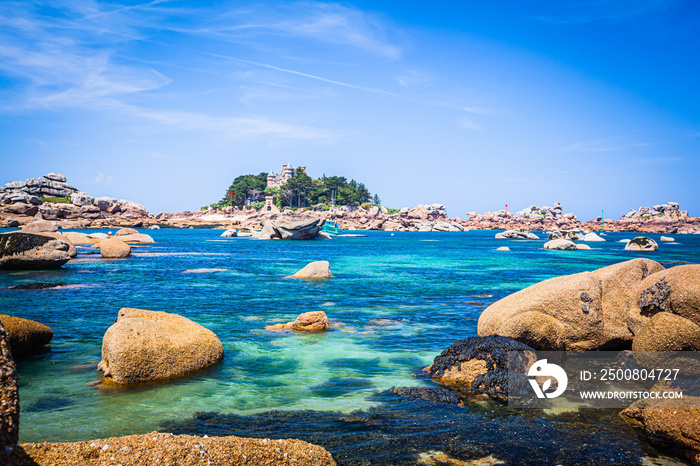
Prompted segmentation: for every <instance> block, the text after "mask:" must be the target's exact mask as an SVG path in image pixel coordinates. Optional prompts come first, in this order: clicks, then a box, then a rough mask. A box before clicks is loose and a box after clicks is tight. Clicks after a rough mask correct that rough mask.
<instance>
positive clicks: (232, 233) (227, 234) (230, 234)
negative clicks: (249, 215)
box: [221, 228, 238, 238]
mask: <svg viewBox="0 0 700 466" xmlns="http://www.w3.org/2000/svg"><path fill="white" fill-rule="evenodd" d="M221 236H222V237H223V238H235V237H236V236H238V230H234V229H233V228H229V229H228V230H226V231H225V232H223V233H221Z"/></svg>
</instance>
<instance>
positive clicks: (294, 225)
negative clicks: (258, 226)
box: [258, 218, 321, 239]
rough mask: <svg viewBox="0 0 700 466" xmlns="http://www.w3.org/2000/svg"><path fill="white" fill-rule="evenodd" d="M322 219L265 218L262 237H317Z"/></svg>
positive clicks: (260, 236)
mask: <svg viewBox="0 0 700 466" xmlns="http://www.w3.org/2000/svg"><path fill="white" fill-rule="evenodd" d="M320 222H321V219H319V218H316V219H299V220H270V219H268V220H265V222H264V223H263V229H262V231H261V232H260V234H259V235H258V238H260V239H316V236H317V235H318V233H319V231H321V226H320Z"/></svg>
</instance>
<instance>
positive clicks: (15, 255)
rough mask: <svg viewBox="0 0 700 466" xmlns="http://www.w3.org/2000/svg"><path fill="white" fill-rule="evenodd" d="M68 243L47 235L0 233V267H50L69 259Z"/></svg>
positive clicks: (22, 268)
mask: <svg viewBox="0 0 700 466" xmlns="http://www.w3.org/2000/svg"><path fill="white" fill-rule="evenodd" d="M69 251H70V245H69V244H68V243H67V242H65V241H63V240H59V239H54V238H50V237H47V236H43V235H39V234H33V233H23V232H11V233H3V234H0V269H17V270H28V269H50V268H56V267H60V266H62V265H63V264H65V263H66V262H68V261H69V260H70V254H69Z"/></svg>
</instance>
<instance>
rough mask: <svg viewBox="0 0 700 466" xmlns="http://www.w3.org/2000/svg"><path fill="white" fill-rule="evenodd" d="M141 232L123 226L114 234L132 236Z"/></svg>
mask: <svg viewBox="0 0 700 466" xmlns="http://www.w3.org/2000/svg"><path fill="white" fill-rule="evenodd" d="M138 234H139V232H138V231H136V230H134V229H133V228H121V229H119V230H117V232H116V233H115V234H114V236H131V235H138Z"/></svg>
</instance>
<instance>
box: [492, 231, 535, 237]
mask: <svg viewBox="0 0 700 466" xmlns="http://www.w3.org/2000/svg"><path fill="white" fill-rule="evenodd" d="M495 238H496V239H540V237H539V236H537V235H536V234H534V233H531V232H529V231H523V230H506V231H503V232H501V233H496V236H495Z"/></svg>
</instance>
